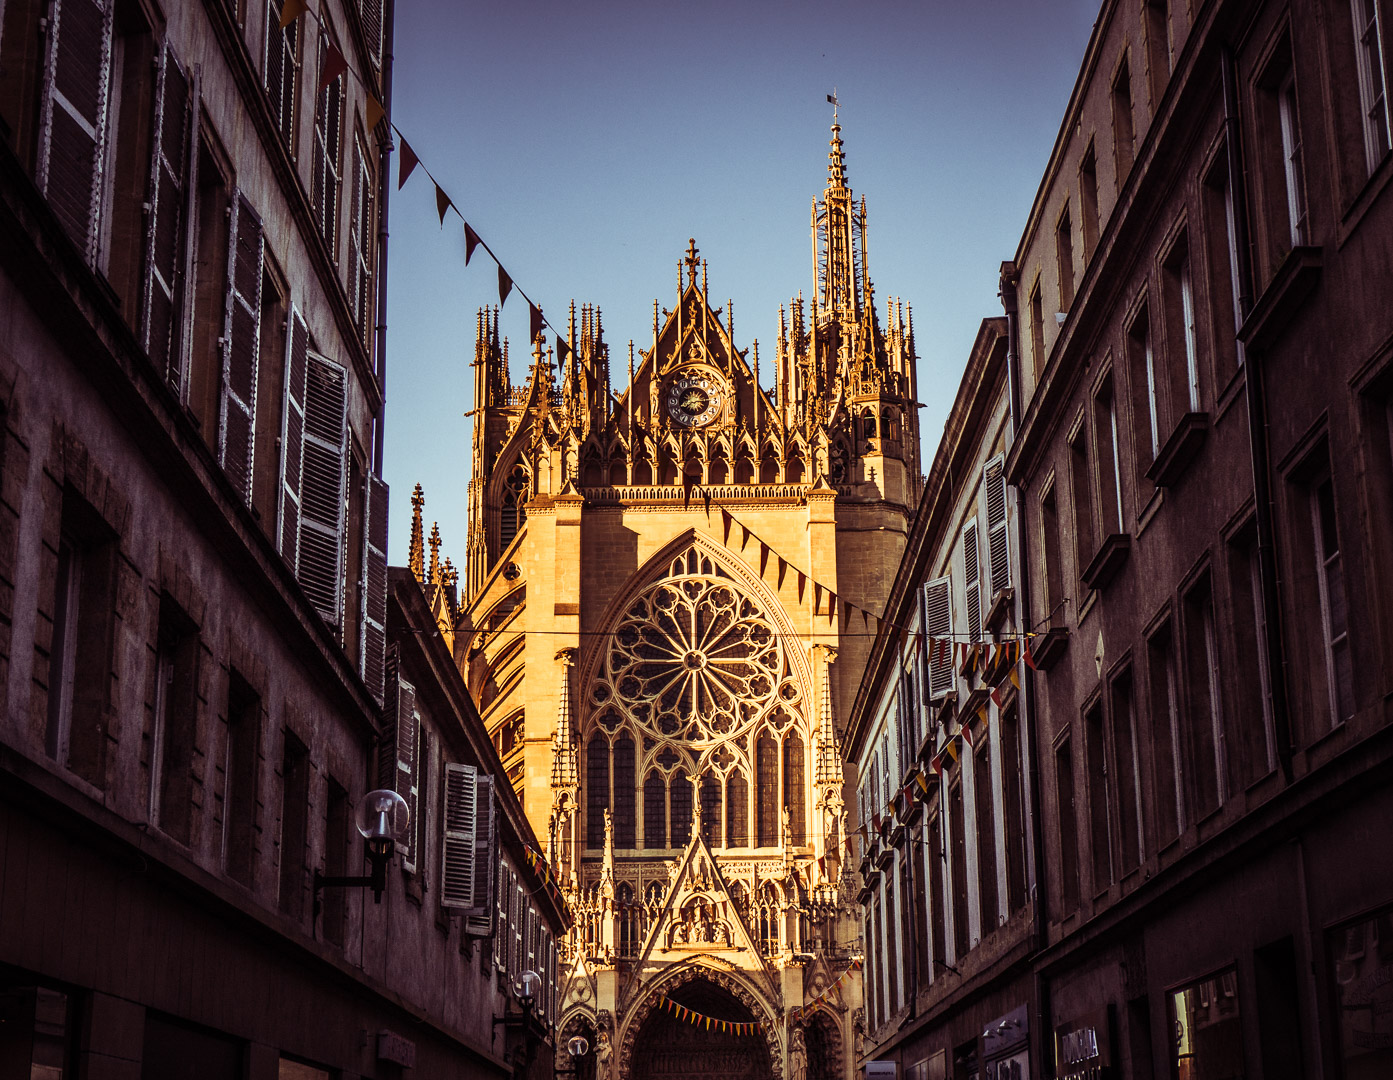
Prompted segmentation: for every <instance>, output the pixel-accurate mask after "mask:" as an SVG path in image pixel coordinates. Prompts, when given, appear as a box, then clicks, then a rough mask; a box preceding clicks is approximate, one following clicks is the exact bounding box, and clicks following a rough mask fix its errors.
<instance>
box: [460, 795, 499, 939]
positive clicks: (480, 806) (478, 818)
mask: <svg viewBox="0 0 1393 1080" xmlns="http://www.w3.org/2000/svg"><path fill="white" fill-rule="evenodd" d="M474 805H475V808H476V811H475V824H474V900H473V904H472V906H471V907H470V908H469V910H468V911H466V912H465V913H464V932H465V933H466V934H469V935H471V936H474V937H489V936H491V935H492V934H493V916H494V911H495V910H496V908H497V905H495V904H494V902H493V896H494V880H493V877H494V868H495V866H496V865H497V857H496V855H495V852H494V840H493V837H494V805H493V777H492V776H485V775H484V774H482V773H479V774H478V775H477V776H476V777H475V796H474Z"/></svg>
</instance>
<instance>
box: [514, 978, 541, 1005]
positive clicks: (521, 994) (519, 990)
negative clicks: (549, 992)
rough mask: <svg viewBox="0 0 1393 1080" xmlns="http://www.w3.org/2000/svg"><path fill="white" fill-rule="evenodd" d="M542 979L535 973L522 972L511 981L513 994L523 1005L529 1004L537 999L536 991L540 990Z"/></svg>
mask: <svg viewBox="0 0 1393 1080" xmlns="http://www.w3.org/2000/svg"><path fill="white" fill-rule="evenodd" d="M541 986H542V977H541V976H540V975H538V974H537V973H536V972H535V971H524V972H523V973H522V974H521V975H519V976H518V977H517V978H516V979H514V980H513V993H514V994H516V995H517V998H518V1000H519V1001H521V1002H523V1003H524V1004H531V1003H532V1002H533V1001H535V1000H536V998H537V991H538V990H540V989H541Z"/></svg>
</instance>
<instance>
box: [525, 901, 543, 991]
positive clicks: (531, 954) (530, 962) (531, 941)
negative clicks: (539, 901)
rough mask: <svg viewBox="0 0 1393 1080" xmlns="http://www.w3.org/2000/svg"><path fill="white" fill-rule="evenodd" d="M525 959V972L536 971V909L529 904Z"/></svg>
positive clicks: (537, 935)
mask: <svg viewBox="0 0 1393 1080" xmlns="http://www.w3.org/2000/svg"><path fill="white" fill-rule="evenodd" d="M526 926H527V958H526V962H525V963H524V964H523V968H524V969H525V970H527V971H536V970H537V939H538V937H539V934H538V933H537V930H538V926H537V909H536V908H535V907H533V906H532V905H531V904H528V905H527V923H526ZM539 974H540V972H539Z"/></svg>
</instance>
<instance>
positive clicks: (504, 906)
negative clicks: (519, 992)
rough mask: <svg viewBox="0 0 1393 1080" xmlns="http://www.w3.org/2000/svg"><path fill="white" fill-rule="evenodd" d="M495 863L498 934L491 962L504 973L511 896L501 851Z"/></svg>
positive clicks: (506, 963)
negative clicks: (496, 871)
mask: <svg viewBox="0 0 1393 1080" xmlns="http://www.w3.org/2000/svg"><path fill="white" fill-rule="evenodd" d="M496 862H497V868H498V877H497V878H496V879H495V880H496V882H497V885H498V891H497V895H496V897H495V901H494V905H493V910H494V911H495V912H496V913H497V915H498V932H497V933H496V934H495V935H494V938H493V942H494V947H493V962H494V965H495V966H496V967H497V968H498V969H499V970H500V971H506V970H507V968H508V942H510V941H512V940H513V937H512V931H511V930H510V929H509V921H508V898H509V897H510V896H511V895H512V892H511V890H512V884H511V883H510V881H509V878H508V863H507V862H506V861H505V860H504V858H503V853H502V851H499V853H498V858H497V861H496Z"/></svg>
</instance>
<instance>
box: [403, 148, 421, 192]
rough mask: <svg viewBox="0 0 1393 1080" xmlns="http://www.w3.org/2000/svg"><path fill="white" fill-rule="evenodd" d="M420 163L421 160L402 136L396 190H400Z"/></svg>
mask: <svg viewBox="0 0 1393 1080" xmlns="http://www.w3.org/2000/svg"><path fill="white" fill-rule="evenodd" d="M420 163H421V159H420V158H418V157H417V156H416V151H415V150H413V149H411V144H410V143H409V142H407V141H406V137H405V136H403V137H402V140H401V165H400V167H399V168H398V169H397V190H398V191H400V190H401V189H402V185H403V184H405V183H406V181H407V180H408V179H409V178H410V176H411V174H412V173H414V172H415V171H416V166H417V165H419V164H420Z"/></svg>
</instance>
